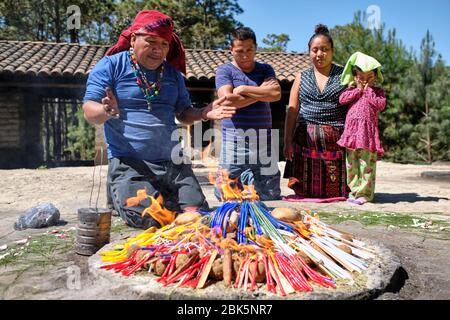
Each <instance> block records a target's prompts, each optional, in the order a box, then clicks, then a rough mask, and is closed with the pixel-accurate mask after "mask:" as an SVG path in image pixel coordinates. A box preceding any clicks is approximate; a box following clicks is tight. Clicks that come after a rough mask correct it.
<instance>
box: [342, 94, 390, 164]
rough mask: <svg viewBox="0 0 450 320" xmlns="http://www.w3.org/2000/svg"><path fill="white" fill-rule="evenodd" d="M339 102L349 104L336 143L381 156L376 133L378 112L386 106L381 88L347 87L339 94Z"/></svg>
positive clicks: (378, 138) (381, 149)
mask: <svg viewBox="0 0 450 320" xmlns="http://www.w3.org/2000/svg"><path fill="white" fill-rule="evenodd" d="M339 103H340V104H342V105H350V108H349V110H348V113H347V117H346V119H345V127H344V132H343V133H342V135H341V137H340V139H339V140H338V142H337V144H338V145H340V146H342V147H345V148H347V149H351V150H356V149H364V150H367V151H369V152H376V153H377V155H378V156H379V157H381V156H383V154H384V149H383V147H382V146H381V142H380V137H379V133H378V113H379V112H380V111H382V110H383V109H384V108H385V107H386V97H385V95H384V90H383V89H382V88H376V87H374V88H371V87H368V88H367V89H365V90H363V91H362V90H360V89H358V88H354V87H349V88H347V89H345V90H344V91H343V92H342V94H341V95H340V96H339Z"/></svg>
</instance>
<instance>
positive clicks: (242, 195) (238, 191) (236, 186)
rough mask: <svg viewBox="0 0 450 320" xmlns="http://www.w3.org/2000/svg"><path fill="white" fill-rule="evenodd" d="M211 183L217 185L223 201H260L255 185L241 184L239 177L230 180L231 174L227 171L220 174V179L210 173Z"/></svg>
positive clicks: (221, 171)
mask: <svg viewBox="0 0 450 320" xmlns="http://www.w3.org/2000/svg"><path fill="white" fill-rule="evenodd" d="M209 182H210V183H211V184H212V185H215V186H216V187H217V188H218V189H219V190H220V191H221V192H220V193H221V200H222V201H243V200H248V201H258V200H259V196H258V193H257V192H256V190H255V186H254V185H245V184H240V183H239V177H237V178H235V179H231V178H230V174H229V172H228V171H226V170H220V171H219V172H218V178H216V177H215V176H214V173H212V172H210V173H209Z"/></svg>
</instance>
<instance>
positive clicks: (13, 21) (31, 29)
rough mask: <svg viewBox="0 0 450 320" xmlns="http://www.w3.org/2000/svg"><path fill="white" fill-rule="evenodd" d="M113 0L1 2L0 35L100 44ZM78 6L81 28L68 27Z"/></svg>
mask: <svg viewBox="0 0 450 320" xmlns="http://www.w3.org/2000/svg"><path fill="white" fill-rule="evenodd" d="M114 3H115V1H114V0H106V1H105V0H101V1H100V0H11V1H2V2H0V38H1V39H11V40H34V41H55V42H80V40H82V41H88V42H90V43H103V42H104V40H108V41H109V39H107V38H106V35H105V33H107V32H108V31H109V27H108V26H109V25H110V14H111V13H112V12H113V8H114V6H115V4H114ZM72 5H77V6H78V7H79V8H80V14H81V17H80V22H81V26H80V29H79V30H77V29H73V30H72V31H70V30H68V28H67V21H68V18H69V17H70V16H72V14H73V12H70V11H69V12H68V10H67V9H68V7H69V6H72Z"/></svg>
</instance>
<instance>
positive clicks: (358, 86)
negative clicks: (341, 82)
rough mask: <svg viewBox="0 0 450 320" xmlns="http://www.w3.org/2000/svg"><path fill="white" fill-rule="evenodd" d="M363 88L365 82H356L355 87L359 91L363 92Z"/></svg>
mask: <svg viewBox="0 0 450 320" xmlns="http://www.w3.org/2000/svg"><path fill="white" fill-rule="evenodd" d="M364 86H365V82H363V81H361V80H356V87H357V88H358V89H359V90H361V91H362V90H364Z"/></svg>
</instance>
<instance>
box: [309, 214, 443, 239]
mask: <svg viewBox="0 0 450 320" xmlns="http://www.w3.org/2000/svg"><path fill="white" fill-rule="evenodd" d="M317 213H318V215H319V217H320V219H321V220H323V221H324V222H326V223H329V224H340V223H342V222H344V221H349V220H351V221H357V222H359V223H361V224H363V225H365V226H371V225H386V226H393V227H398V228H402V229H414V230H420V231H426V232H440V233H448V234H450V223H449V222H447V221H444V220H437V219H430V218H429V217H427V216H426V215H424V214H420V213H417V214H416V213H413V214H405V213H396V212H374V211H356V212H355V211H350V212H349V211H347V212H346V211H342V212H323V211H322V212H320V211H319V212H317ZM427 214H429V213H427ZM430 221H431V223H430Z"/></svg>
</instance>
